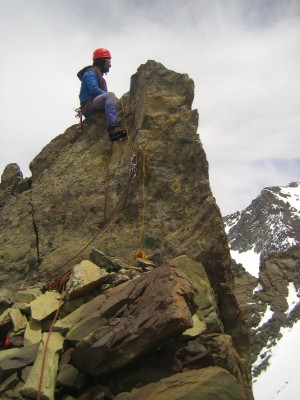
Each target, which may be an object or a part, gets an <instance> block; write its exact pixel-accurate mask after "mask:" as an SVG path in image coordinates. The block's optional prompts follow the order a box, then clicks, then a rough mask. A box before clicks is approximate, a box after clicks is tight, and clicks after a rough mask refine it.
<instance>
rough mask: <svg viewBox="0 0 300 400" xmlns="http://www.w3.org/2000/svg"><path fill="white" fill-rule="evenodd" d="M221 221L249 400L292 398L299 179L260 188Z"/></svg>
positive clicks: (298, 324) (299, 389)
mask: <svg viewBox="0 0 300 400" xmlns="http://www.w3.org/2000/svg"><path fill="white" fill-rule="evenodd" d="M224 222H225V226H226V232H227V234H228V240H229V244H230V248H231V256H232V258H233V263H232V268H233V272H234V276H235V283H236V284H235V294H236V297H237V299H238V302H239V304H240V308H241V311H242V313H243V314H244V317H245V320H246V322H247V325H248V327H249V329H250V336H251V342H252V361H253V368H252V373H253V390H254V396H255V400H269V399H274V400H275V399H276V400H293V399H298V398H299V393H300V381H299V379H298V377H297V373H295V371H297V367H296V364H295V362H297V360H298V359H299V356H300V346H299V344H298V338H299V333H300V182H293V183H291V184H289V185H288V186H284V187H283V186H278V187H269V188H265V189H264V190H263V191H262V192H261V194H260V195H259V196H258V197H257V198H256V199H255V200H253V201H252V203H251V204H250V206H249V207H247V208H246V209H245V210H243V211H241V212H236V213H234V214H232V215H229V216H227V217H225V218H224ZM241 264H242V265H241ZM293 360H296V361H295V362H294V361H293ZM293 363H294V364H295V365H294V364H293Z"/></svg>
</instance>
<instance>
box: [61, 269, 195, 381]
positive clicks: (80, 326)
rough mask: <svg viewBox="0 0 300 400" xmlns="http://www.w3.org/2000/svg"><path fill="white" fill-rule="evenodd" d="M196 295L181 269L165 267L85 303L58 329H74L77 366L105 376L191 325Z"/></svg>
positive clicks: (71, 332)
mask: <svg viewBox="0 0 300 400" xmlns="http://www.w3.org/2000/svg"><path fill="white" fill-rule="evenodd" d="M158 283H159V284H158ZM194 295H195V289H194V288H193V287H192V286H191V284H190V283H189V281H188V280H187V279H186V277H185V275H184V274H183V273H182V272H181V271H180V270H178V269H176V268H170V267H161V268H158V269H156V270H154V271H152V272H149V273H148V274H145V275H143V276H141V277H140V278H137V279H135V280H134V281H131V282H129V283H128V284H127V285H125V286H123V287H122V288H120V289H119V290H114V291H112V292H111V293H109V294H107V295H101V296H98V297H97V298H96V299H94V300H92V301H91V302H89V303H87V304H84V305H83V306H82V307H80V308H79V309H78V310H77V311H75V312H74V313H72V314H70V315H69V316H68V317H66V318H65V319H63V320H61V321H58V322H57V323H56V325H55V329H56V330H61V331H66V330H68V329H69V332H68V334H67V336H66V339H67V340H69V341H71V342H79V343H78V344H77V345H76V347H75V349H74V351H73V353H72V359H73V362H74V363H75V365H76V366H77V367H78V368H79V369H81V370H84V371H87V372H88V373H90V374H91V375H100V374H101V373H103V372H105V371H110V370H113V369H116V368H119V367H121V366H122V365H124V364H126V363H128V362H129V361H131V360H132V359H134V358H135V357H137V356H138V355H139V354H141V353H143V352H144V351H147V350H150V349H151V348H152V347H153V346H155V345H156V344H157V343H159V342H161V341H163V340H165V339H166V338H168V337H172V336H174V335H177V334H180V333H182V332H183V331H185V330H186V329H187V328H189V327H191V326H192V317H191V312H192V310H193V307H194V304H193V301H192V298H193V296H194Z"/></svg>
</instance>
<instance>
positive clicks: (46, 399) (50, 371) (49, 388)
mask: <svg viewBox="0 0 300 400" xmlns="http://www.w3.org/2000/svg"><path fill="white" fill-rule="evenodd" d="M48 335H49V333H48V332H45V333H44V334H43V337H42V342H41V343H40V346H39V350H38V354H37V358H36V360H35V363H34V365H33V367H32V368H31V370H30V373H29V376H28V379H27V380H26V382H25V384H24V386H23V388H22V389H21V390H20V393H21V394H22V395H23V396H25V397H29V398H31V399H36V398H37V395H38V390H39V384H40V379H41V374H42V365H43V357H44V351H45V343H47V342H48V344H47V352H46V359H45V360H46V361H45V365H44V370H43V377H42V385H41V399H43V400H54V390H55V385H56V376H57V370H58V361H59V352H60V351H61V350H62V347H63V343H64V338H63V337H62V336H61V334H60V333H58V332H52V333H51V335H50V337H49V339H48Z"/></svg>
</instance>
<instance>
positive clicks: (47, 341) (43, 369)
mask: <svg viewBox="0 0 300 400" xmlns="http://www.w3.org/2000/svg"><path fill="white" fill-rule="evenodd" d="M65 287H66V286H65V285H64V286H63V289H62V293H61V295H60V298H59V304H58V309H57V311H56V314H55V316H54V318H53V321H52V323H51V326H50V329H49V333H48V336H47V340H46V342H45V346H44V352H43V358H42V366H41V374H40V380H39V386H38V391H37V400H41V394H42V384H43V378H44V372H45V365H46V356H47V350H48V346H49V341H50V336H51V333H52V331H53V327H54V324H55V323H56V321H57V318H58V314H59V312H60V309H61V306H62V302H63V298H64V295H65Z"/></svg>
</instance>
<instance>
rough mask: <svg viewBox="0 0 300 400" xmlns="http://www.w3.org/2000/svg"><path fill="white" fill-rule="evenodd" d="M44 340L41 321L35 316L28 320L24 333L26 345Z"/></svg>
mask: <svg viewBox="0 0 300 400" xmlns="http://www.w3.org/2000/svg"><path fill="white" fill-rule="evenodd" d="M41 340H42V329H41V323H40V322H39V321H36V320H35V319H33V318H30V321H28V322H27V325H26V329H25V334H24V346H30V345H31V344H34V343H39V342H40V341H41Z"/></svg>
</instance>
